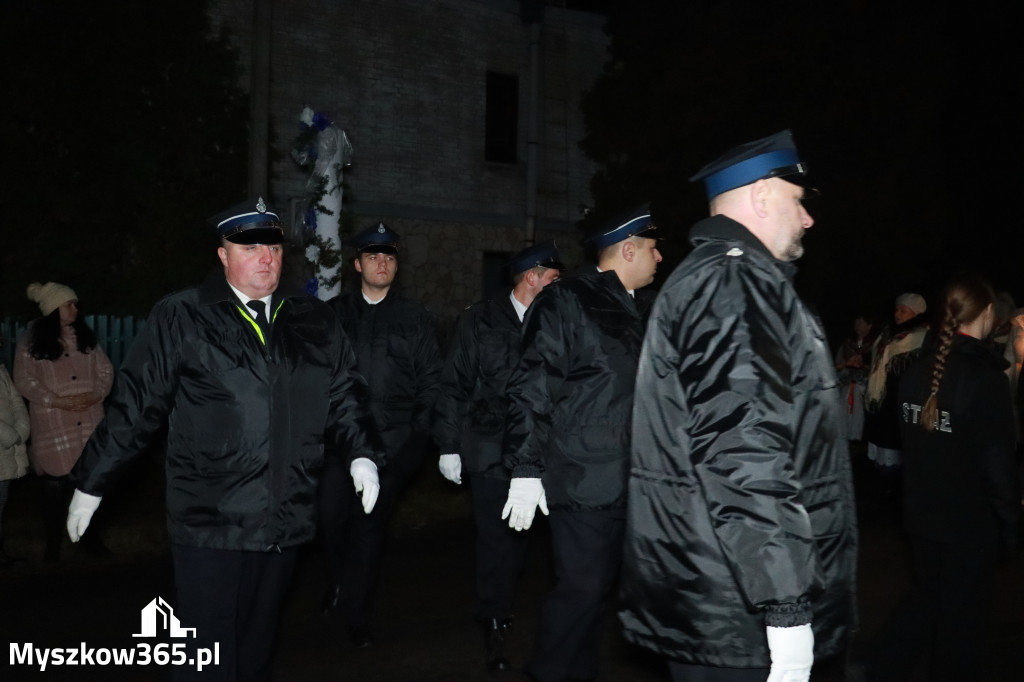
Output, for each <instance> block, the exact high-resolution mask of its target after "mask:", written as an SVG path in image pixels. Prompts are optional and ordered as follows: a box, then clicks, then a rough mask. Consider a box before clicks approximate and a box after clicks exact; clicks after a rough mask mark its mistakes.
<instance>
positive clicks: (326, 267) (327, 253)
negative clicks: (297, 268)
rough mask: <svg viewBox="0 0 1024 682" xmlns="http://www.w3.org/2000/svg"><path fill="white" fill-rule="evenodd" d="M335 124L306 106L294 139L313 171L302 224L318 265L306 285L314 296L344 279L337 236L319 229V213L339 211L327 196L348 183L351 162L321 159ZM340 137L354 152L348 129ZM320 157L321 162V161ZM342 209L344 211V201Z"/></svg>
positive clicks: (296, 153) (300, 158) (296, 152)
mask: <svg viewBox="0 0 1024 682" xmlns="http://www.w3.org/2000/svg"><path fill="white" fill-rule="evenodd" d="M333 125H334V123H333V122H332V121H331V120H330V119H329V118H328V117H327V116H326V115H324V114H322V113H319V112H314V111H313V110H312V109H311V108H310V107H305V108H304V109H303V110H302V113H301V114H300V115H299V134H298V135H297V136H296V137H295V140H294V141H293V142H292V150H291V154H292V159H293V160H294V161H295V163H296V164H297V165H298V166H299V167H300V168H302V169H304V170H309V171H311V175H310V179H309V182H308V183H307V185H306V210H305V212H304V214H303V218H302V224H303V227H304V228H305V235H306V251H305V255H306V260H308V261H309V262H310V263H312V264H313V268H314V275H313V277H312V278H310V279H309V280H308V281H307V282H306V285H305V288H306V291H307V292H308V293H309V294H310V295H312V296H316V295H317V292H318V291H319V290H320V287H324V288H325V289H331V288H333V287H335V286H336V285H337V284H338V283H339V282H340V281H341V268H340V267H339V266H340V263H341V255H342V254H341V249H340V245H339V244H336V243H335V242H334V239H332V238H330V237H326V238H325V237H324V236H323V235H322V234H320V233H318V232H317V219H318V216H319V215H321V214H322V215H327V216H333V215H335V211H333V210H332V209H331V208H329V207H327V206H326V205H325V203H324V197H325V196H327V195H328V194H334V193H340V192H341V190H342V189H343V188H344V184H343V183H342V182H341V177H342V173H341V171H342V166H343V165H347V164H343V163H334V164H332V165H331V166H325V163H329V162H330V159H326V158H325V159H323V160H321V159H320V158H319V157H320V153H321V151H323V146H324V145H323V142H324V140H323V138H322V137H321V135H322V134H323V133H324V131H326V130H328V129H329V128H331V127H332V126H333ZM340 137H341V142H342V144H344V149H343V150H342V153H343V154H344V153H345V152H348V153H351V145H349V144H348V139H347V137H346V136H345V134H344V132H341V135H340ZM318 161H321V163H320V164H318V163H317V162H318ZM332 171H333V173H334V175H335V177H337V178H338V182H337V184H335V185H333V186H328V184H329V182H330V177H331V175H330V173H331V172H332ZM338 212H339V213H340V212H341V204H340V201H339V203H338ZM339 223H340V220H339ZM339 231H340V224H339ZM339 238H340V237H339ZM331 271H333V273H334V274H332V275H329V276H325V275H323V274H322V273H325V272H331Z"/></svg>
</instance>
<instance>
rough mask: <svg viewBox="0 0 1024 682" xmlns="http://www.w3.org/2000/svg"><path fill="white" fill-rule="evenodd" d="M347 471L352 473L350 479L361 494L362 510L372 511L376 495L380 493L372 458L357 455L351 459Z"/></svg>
mask: <svg viewBox="0 0 1024 682" xmlns="http://www.w3.org/2000/svg"><path fill="white" fill-rule="evenodd" d="M348 472H349V473H350V474H352V481H353V482H354V483H355V485H356V492H357V493H362V494H363V511H364V512H366V513H367V514H369V513H370V512H372V511H373V505H375V504H377V496H378V495H380V479H379V478H378V477H377V465H376V464H374V463H373V460H369V459H367V458H366V457H359V458H358V459H354V460H352V464H351V465H349V468H348Z"/></svg>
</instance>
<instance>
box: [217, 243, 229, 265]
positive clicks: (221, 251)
mask: <svg viewBox="0 0 1024 682" xmlns="http://www.w3.org/2000/svg"><path fill="white" fill-rule="evenodd" d="M217 258H220V264H221V265H223V266H224V267H227V266H228V250H227V249H225V248H224V247H223V246H218V247H217Z"/></svg>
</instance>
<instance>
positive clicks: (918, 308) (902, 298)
mask: <svg viewBox="0 0 1024 682" xmlns="http://www.w3.org/2000/svg"><path fill="white" fill-rule="evenodd" d="M896 305H905V306H907V307H908V308H910V309H911V310H913V311H914V312H915V313H917V314H918V315H920V314H921V313H923V312H925V311H926V310H928V303H927V302H926V301H925V300H924V296H922V295H921V294H914V293H906V294H901V295H899V296H897V297H896Z"/></svg>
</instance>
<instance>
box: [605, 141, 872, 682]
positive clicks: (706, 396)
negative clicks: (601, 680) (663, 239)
mask: <svg viewBox="0 0 1024 682" xmlns="http://www.w3.org/2000/svg"><path fill="white" fill-rule="evenodd" d="M805 172H806V168H805V166H804V164H803V163H802V162H801V161H800V158H799V155H798V153H797V150H796V146H795V145H794V143H793V139H792V135H791V134H790V132H789V131H783V132H781V133H778V134H776V135H772V136H770V137H767V138H763V139H760V140H756V141H754V142H750V143H747V144H744V145H741V146H739V147H736V148H735V149H733V150H731V151H730V152H728V153H727V154H725V155H724V156H723V157H721V158H719V159H718V160H716V161H714V162H712V163H711V164H709V165H708V166H706V167H705V168H704V169H703V170H701V171H700V172H699V173H698V174H697V175H696V176H695V177H694V180H703V181H704V184H705V187H706V189H707V195H708V199H709V202H710V205H711V217H710V218H706V219H704V220H702V221H700V222H699V223H697V224H696V225H694V227H693V228H692V230H691V231H690V241H691V242H692V243H693V244H694V250H693V251H692V252H691V253H690V254H689V255H688V256H687V257H686V259H685V260H684V261H683V262H682V263H681V264H680V265H679V267H678V268H676V270H675V271H674V272H673V273H672V275H671V276H670V277H669V278H668V280H667V281H666V283H665V285H664V287H663V288H662V290H661V292H660V293H659V295H658V299H657V301H656V302H655V305H654V309H653V310H652V312H651V321H650V324H649V326H648V329H647V336H646V338H645V339H644V348H643V354H642V357H641V361H640V366H639V369H638V373H637V381H636V404H635V408H634V410H633V445H632V458H631V463H630V477H629V504H628V514H627V524H626V528H627V530H626V544H625V556H624V558H623V575H622V596H623V602H624V610H623V611H622V612H621V614H620V615H621V618H622V622H623V624H624V626H625V636H626V638H627V639H628V640H630V641H632V642H634V643H635V644H638V645H640V646H642V647H644V648H647V649H650V650H652V651H654V652H656V653H658V654H660V655H662V656H665V657H666V658H668V659H669V670H670V673H671V676H672V679H673V680H675V681H676V682H684V681H685V682H691V681H694V680H700V681H705V682H764V681H765V680H766V679H767V680H768V681H769V682H802V681H806V680H808V679H809V677H810V671H811V665H812V664H813V663H814V660H815V657H816V656H818V657H824V656H831V655H834V654H837V653H839V652H840V651H841V650H842V649H843V647H844V646H845V645H846V640H847V635H848V632H849V628H850V626H851V624H852V623H851V621H852V619H853V608H854V595H853V590H854V570H855V567H856V563H857V557H856V540H857V537H856V525H855V524H856V518H855V515H854V500H853V486H852V481H851V475H850V463H849V459H848V455H847V443H846V439H845V437H844V435H843V431H842V428H841V414H840V412H839V410H840V407H839V397H838V383H837V380H836V377H835V372H834V370H833V368H832V363H831V360H830V358H829V355H828V344H827V343H826V341H825V336H824V333H823V331H822V328H821V325H820V324H819V322H818V320H817V319H816V318H815V316H814V315H813V314H812V313H811V311H810V310H809V309H808V308H807V307H806V306H805V305H804V303H803V302H802V301H801V300H800V298H799V297H798V296H797V294H796V291H795V290H794V288H793V285H792V283H791V281H790V280H791V278H792V276H793V274H794V271H795V267H794V266H793V265H792V264H791V262H792V261H794V260H796V259H797V258H799V257H800V256H801V255H802V254H803V250H804V248H803V244H802V242H801V239H802V237H803V234H804V231H805V230H806V229H807V228H809V227H810V226H811V225H812V224H813V222H814V221H813V219H812V218H811V216H810V214H808V212H807V209H806V208H805V207H804V204H803V201H804V199H805V197H806V192H807V190H805V189H804V187H802V186H801V184H799V183H801V182H802V176H803V175H804V173H805Z"/></svg>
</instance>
